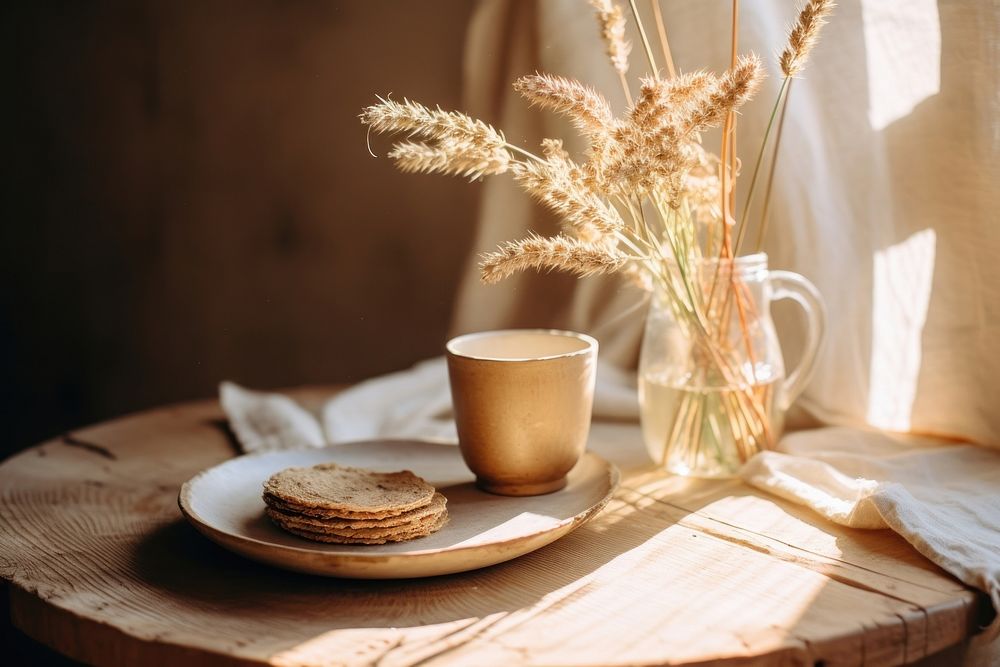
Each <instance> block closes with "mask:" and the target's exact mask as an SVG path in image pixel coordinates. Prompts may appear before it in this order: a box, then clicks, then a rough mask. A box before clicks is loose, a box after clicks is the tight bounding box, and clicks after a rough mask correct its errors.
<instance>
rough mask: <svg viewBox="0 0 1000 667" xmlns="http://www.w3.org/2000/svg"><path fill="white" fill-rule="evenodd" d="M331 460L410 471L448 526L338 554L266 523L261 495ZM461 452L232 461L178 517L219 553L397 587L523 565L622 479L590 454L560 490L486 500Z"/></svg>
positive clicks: (438, 448) (428, 448)
mask: <svg viewBox="0 0 1000 667" xmlns="http://www.w3.org/2000/svg"><path fill="white" fill-rule="evenodd" d="M326 461H334V462H336V463H340V464H343V465H348V466H357V467H362V468H370V469H372V470H378V471H383V472H391V471H394V470H404V469H406V470H412V471H413V472H415V473H416V474H418V475H420V476H421V477H423V478H424V479H426V480H427V481H428V482H430V483H431V484H433V485H434V486H435V487H437V489H438V491H440V492H441V493H443V494H444V495H445V496H446V497H447V498H448V513H449V515H450V517H451V521H450V522H449V523H448V525H446V526H445V527H444V528H442V529H441V530H439V531H438V532H436V533H434V534H432V535H428V536H427V537H422V538H419V539H416V540H411V541H409V542H399V543H395V544H384V545H342V544H321V543H318V542H312V541H310V540H306V539H303V538H300V537H297V536H295V535H291V534H289V533H286V532H284V531H283V530H281V529H280V528H278V527H277V526H275V525H274V524H272V523H271V521H270V520H269V519H268V518H267V517H266V516H265V515H264V501H263V500H261V490H262V488H263V484H264V481H265V480H266V479H267V478H268V477H270V476H271V475H272V474H273V473H275V472H277V471H279V470H282V469H284V468H288V467H290V466H312V465H315V464H317V463H323V462H326ZM473 479H474V477H473V475H472V473H471V472H469V469H468V468H466V467H465V463H464V462H463V461H462V456H461V454H460V453H459V451H458V447H455V446H454V445H439V444H433V443H428V442H414V441H402V440H393V441H389V440H378V441H370V442H356V443H350V444H345V445H335V446H331V447H326V448H322V449H310V450H297V451H284V452H267V453H263V454H250V455H246V456H240V457H238V458H235V459H231V460H229V461H226V462H225V463H222V464H220V465H217V466H215V467H214V468H209V469H208V470H205V471H204V472H202V473H199V474H198V475H196V476H195V477H194V478H192V479H191V480H189V481H188V482H187V483H185V484H184V486H183V487H181V493H180V497H179V499H178V502H179V504H180V506H181V511H183V512H184V515H185V516H186V517H187V518H188V520H189V521H190V522H191V523H192V524H194V526H195V528H197V529H198V530H199V531H201V532H202V533H203V534H205V535H206V536H207V537H208V538H209V539H211V540H213V541H215V542H217V543H218V544H220V545H222V546H223V547H225V548H227V549H230V550H232V551H235V552H236V553H239V554H242V555H244V556H247V557H249V558H253V559H254V560H258V561H262V562H264V563H269V564H271V565H276V566H278V567H283V568H287V569H290V570H296V571H299V572H308V573H312V574H322V575H327V576H334V577H352V578H359V579H393V578H406V577H427V576H432V575H438V574H448V573H452V572H463V571H466V570H473V569H476V568H480V567H485V566H487V565H493V564H495V563H500V562H503V561H505V560H510V559H511V558H517V557H518V556H521V555H523V554H526V553H528V552H530V551H534V550H535V549H538V548H539V547H542V546H545V545H546V544H549V543H550V542H553V541H555V540H557V539H559V538H560V537H562V536H563V535H566V534H567V533H569V532H570V531H572V530H573V529H574V528H576V527H578V526H580V525H581V524H583V523H584V522H585V521H587V520H588V519H590V518H591V517H593V516H594V515H595V514H597V513H598V512H599V511H600V510H601V509H602V508H603V507H604V505H605V504H607V502H608V500H610V498H611V494H612V493H613V492H614V490H615V487H616V486H617V485H618V470H617V469H616V468H615V467H614V466H613V465H611V464H609V463H608V462H607V461H605V460H604V459H602V458H600V457H599V456H597V455H595V454H591V453H589V452H588V453H587V454H584V456H583V457H582V458H581V459H580V462H579V463H578V464H577V465H576V467H575V468H573V470H571V471H570V473H569V483H568V484H567V485H566V488H564V489H563V490H561V491H556V492H555V493H550V494H547V495H543V496H531V497H527V498H512V497H505V496H496V495H492V494H489V493H486V492H484V491H480V490H479V489H477V488H476V486H475V485H474V484H473Z"/></svg>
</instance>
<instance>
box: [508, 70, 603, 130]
mask: <svg viewBox="0 0 1000 667" xmlns="http://www.w3.org/2000/svg"><path fill="white" fill-rule="evenodd" d="M514 90H516V91H517V92H519V93H520V94H521V95H523V96H524V97H525V98H527V99H528V100H529V101H531V103H532V104H536V105H538V106H540V107H543V108H546V109H551V110H553V111H556V112H558V113H562V114H565V115H567V116H569V118H570V120H571V121H572V122H573V125H574V126H576V128H577V129H579V130H580V131H581V132H583V133H584V134H586V135H588V136H591V137H599V136H604V135H606V134H607V133H608V132H609V131H610V129H611V128H612V127H613V125H614V122H615V119H614V114H612V113H611V105H610V104H608V101H607V100H606V99H604V97H603V96H602V95H601V94H600V93H598V92H597V91H595V90H594V89H593V88H591V87H589V86H585V85H583V84H581V83H578V82H576V81H570V80H569V79H564V78H563V77H561V76H552V75H550V74H534V75H531V76H523V77H521V78H520V79H518V80H517V81H515V82H514Z"/></svg>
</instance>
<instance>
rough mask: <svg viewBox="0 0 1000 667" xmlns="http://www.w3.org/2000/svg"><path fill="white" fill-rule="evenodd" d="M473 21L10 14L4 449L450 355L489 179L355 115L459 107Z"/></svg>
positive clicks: (274, 13)
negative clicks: (482, 184) (400, 142)
mask: <svg viewBox="0 0 1000 667" xmlns="http://www.w3.org/2000/svg"><path fill="white" fill-rule="evenodd" d="M472 8H473V4H472V3H469V2H463V1H461V0H434V1H432V2H403V1H395V2H385V1H380V2H291V1H289V2H284V1H272V2H266V1H264V0H257V1H254V2H222V1H216V0H212V1H208V2H206V1H199V2H172V1H169V0H130V1H124V0H123V1H121V2H115V1H111V0H105V1H101V2H89V3H81V2H46V3H33V2H18V3H13V4H10V3H5V6H4V9H2V10H0V15H2V16H0V33H2V34H0V41H2V43H3V49H4V51H5V53H4V57H3V59H2V60H3V65H2V67H3V68H4V69H5V70H6V71H5V72H4V77H3V81H4V95H3V97H4V99H5V101H4V103H3V105H2V106H3V111H2V113H3V114H4V116H5V119H4V121H5V122H4V127H5V130H6V132H5V134H6V139H7V140H6V141H5V142H4V146H5V149H6V150H5V151H4V160H3V164H4V178H3V181H4V185H5V187H4V192H5V194H4V196H3V219H2V231H0V252H2V257H0V262H2V266H3V271H4V275H5V279H4V280H3V283H2V288H0V295H2V296H0V372H2V377H3V379H4V383H3V396H2V404H3V413H4V414H3V416H4V429H3V432H4V436H3V438H2V444H0V455H2V454H6V453H10V452H12V451H15V450H16V449H19V448H21V447H24V446H27V445H29V444H31V443H32V442H34V441H36V440H39V439H41V438H44V437H48V436H52V435H55V434H58V433H60V432H62V431H64V430H66V429H69V428H72V427H75V426H80V425H83V424H85V423H88V422H92V421H95V420H100V419H104V418H107V417H110V416H112V415H115V414H120V413H123V412H128V411H132V410H136V409H139V408H143V407H146V406H151V405H155V404H160V403H164V402H168V401H177V400H182V399H189V398H198V397H206V396H211V395H213V394H214V393H215V391H216V386H217V383H218V382H219V381H220V380H222V379H226V378H229V379H233V380H237V381H240V382H243V383H246V384H248V385H250V386H253V387H277V386H289V385H298V384H303V383H320V382H353V381H357V380H360V379H363V378H365V377H368V376H371V375H374V374H378V373H383V372H386V371H390V370H394V369H399V368H403V367H406V366H408V365H409V364H411V363H413V362H414V361H416V360H418V359H421V358H424V357H428V356H432V355H435V354H438V353H439V352H440V349H441V345H442V343H443V341H444V339H445V337H446V335H447V328H448V323H449V319H450V313H451V307H452V300H453V297H454V292H455V288H456V283H457V280H458V276H459V275H460V273H461V269H462V265H463V261H464V259H465V257H466V254H467V252H468V249H469V246H470V244H471V242H472V233H473V225H472V220H473V217H474V211H475V201H476V196H477V187H476V186H472V187H470V186H469V185H468V184H466V183H463V182H462V181H461V180H458V179H456V180H453V179H447V178H442V177H439V176H410V175H403V174H399V173H397V172H396V171H394V170H393V169H392V167H391V164H390V163H389V161H388V160H387V159H386V158H385V157H384V155H385V152H386V150H387V148H388V142H387V141H385V140H384V139H377V140H373V147H374V149H375V152H376V153H378V154H379V155H380V156H381V157H380V158H379V159H374V158H372V157H371V156H370V155H369V154H368V152H367V149H366V147H365V132H364V129H363V127H362V126H361V125H360V123H359V122H358V119H357V114H358V112H359V110H360V109H361V107H362V106H364V105H366V104H370V103H372V102H373V101H374V99H375V98H374V95H375V94H376V93H378V94H386V93H389V92H391V93H393V94H394V95H395V96H396V97H397V98H399V97H403V96H410V97H413V98H416V99H419V100H424V101H428V102H438V103H440V104H441V105H442V106H444V107H446V108H449V107H458V106H460V102H459V100H460V91H461V62H462V61H461V54H462V49H463V41H464V35H465V28H466V23H467V21H468V16H469V13H470V12H471V10H472Z"/></svg>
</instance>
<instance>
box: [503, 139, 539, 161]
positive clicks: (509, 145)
mask: <svg viewBox="0 0 1000 667" xmlns="http://www.w3.org/2000/svg"><path fill="white" fill-rule="evenodd" d="M504 146H505V147H506V148H509V149H510V150H512V151H517V152H518V153H520V154H521V155H524V156H526V157H529V158H531V159H533V160H538V161H539V162H545V160H543V159H542V158H540V157H538V156H537V155H535V154H534V153H531V152H529V151H526V150H524V149H523V148H520V147H519V146H515V145H514V144H508V143H505V144H504Z"/></svg>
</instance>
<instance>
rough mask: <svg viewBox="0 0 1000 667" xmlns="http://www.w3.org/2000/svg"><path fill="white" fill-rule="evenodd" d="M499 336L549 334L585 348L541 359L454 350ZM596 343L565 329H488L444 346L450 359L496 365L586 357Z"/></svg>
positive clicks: (591, 338)
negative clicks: (459, 345)
mask: <svg viewBox="0 0 1000 667" xmlns="http://www.w3.org/2000/svg"><path fill="white" fill-rule="evenodd" d="M501 334H550V335H556V336H562V337H564V338H574V339H576V340H579V341H583V342H584V343H586V346H585V347H583V348H581V349H579V350H573V351H571V352H562V353H560V354H550V355H546V356H542V357H503V358H501V357H490V356H480V355H475V354H468V353H465V352H459V351H457V350H456V349H455V346H456V345H458V344H460V343H463V342H465V341H468V340H472V339H475V338H487V337H492V336H498V335H501ZM597 349H598V343H597V339H596V338H594V337H593V336H589V335H587V334H585V333H580V332H579V331H569V330H567V329H490V330H488V331H475V332H472V333H467V334H462V335H460V336H455V337H454V338H452V339H451V340H449V341H448V342H447V343H446V344H445V351H446V352H447V353H448V355H449V356H451V357H456V358H459V359H471V360H474V361H491V362H496V363H501V364H502V363H509V362H516V363H525V362H531V361H552V360H555V359H568V358H570V357H576V356H580V355H586V354H591V353H594V354H596V353H597Z"/></svg>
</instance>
